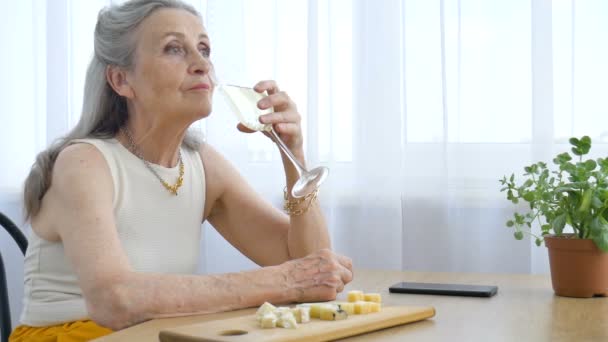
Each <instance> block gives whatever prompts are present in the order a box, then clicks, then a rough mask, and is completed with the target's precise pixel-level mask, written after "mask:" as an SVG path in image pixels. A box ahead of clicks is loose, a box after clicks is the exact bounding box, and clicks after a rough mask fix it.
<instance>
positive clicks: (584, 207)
mask: <svg viewBox="0 0 608 342" xmlns="http://www.w3.org/2000/svg"><path fill="white" fill-rule="evenodd" d="M592 198H593V189H587V190H585V192H584V193H583V199H582V200H581V205H580V206H579V207H578V212H579V213H586V212H588V211H589V206H590V205H591V199H592Z"/></svg>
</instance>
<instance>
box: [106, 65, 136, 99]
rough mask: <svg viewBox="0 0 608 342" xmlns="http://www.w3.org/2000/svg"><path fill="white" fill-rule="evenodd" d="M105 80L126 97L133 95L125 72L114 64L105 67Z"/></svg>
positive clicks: (130, 97)
mask: <svg viewBox="0 0 608 342" xmlns="http://www.w3.org/2000/svg"><path fill="white" fill-rule="evenodd" d="M106 80H107V81H108V84H109V85H110V87H112V89H114V91H115V92H116V93H117V94H118V95H120V96H122V97H126V98H128V99H132V98H134V97H135V92H134V91H133V88H132V87H131V85H130V84H129V82H128V80H127V72H126V71H125V70H124V69H123V68H121V67H118V66H116V65H108V66H107V68H106Z"/></svg>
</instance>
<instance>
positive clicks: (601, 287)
mask: <svg viewBox="0 0 608 342" xmlns="http://www.w3.org/2000/svg"><path fill="white" fill-rule="evenodd" d="M545 245H546V246H547V248H548V249H549V264H550V265H551V282H552V283H553V290H554V291H555V294H556V295H558V296H565V297H579V298H589V297H593V296H604V297H605V296H608V253H605V252H602V251H601V250H599V249H598V248H597V246H596V245H595V243H594V242H593V240H591V239H576V238H572V234H564V235H563V236H560V237H557V236H553V235H547V236H545Z"/></svg>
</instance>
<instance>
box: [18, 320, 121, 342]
mask: <svg viewBox="0 0 608 342" xmlns="http://www.w3.org/2000/svg"><path fill="white" fill-rule="evenodd" d="M110 333H112V330H110V329H108V328H104V327H102V326H99V325H97V324H95V322H93V321H91V320H85V321H75V322H68V323H63V324H59V325H52V326H49V327H30V326H27V325H20V326H18V327H17V328H15V330H13V333H12V334H11V336H9V338H8V341H9V342H81V341H90V340H92V339H95V338H98V337H101V336H105V335H108V334H110Z"/></svg>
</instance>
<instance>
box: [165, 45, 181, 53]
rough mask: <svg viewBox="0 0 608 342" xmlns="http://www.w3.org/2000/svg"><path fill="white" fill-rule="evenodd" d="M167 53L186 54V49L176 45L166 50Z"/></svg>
mask: <svg viewBox="0 0 608 342" xmlns="http://www.w3.org/2000/svg"><path fill="white" fill-rule="evenodd" d="M165 52H168V53H174V54H181V53H183V52H184V49H183V48H182V47H181V46H176V45H169V46H167V47H166V48H165Z"/></svg>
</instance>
